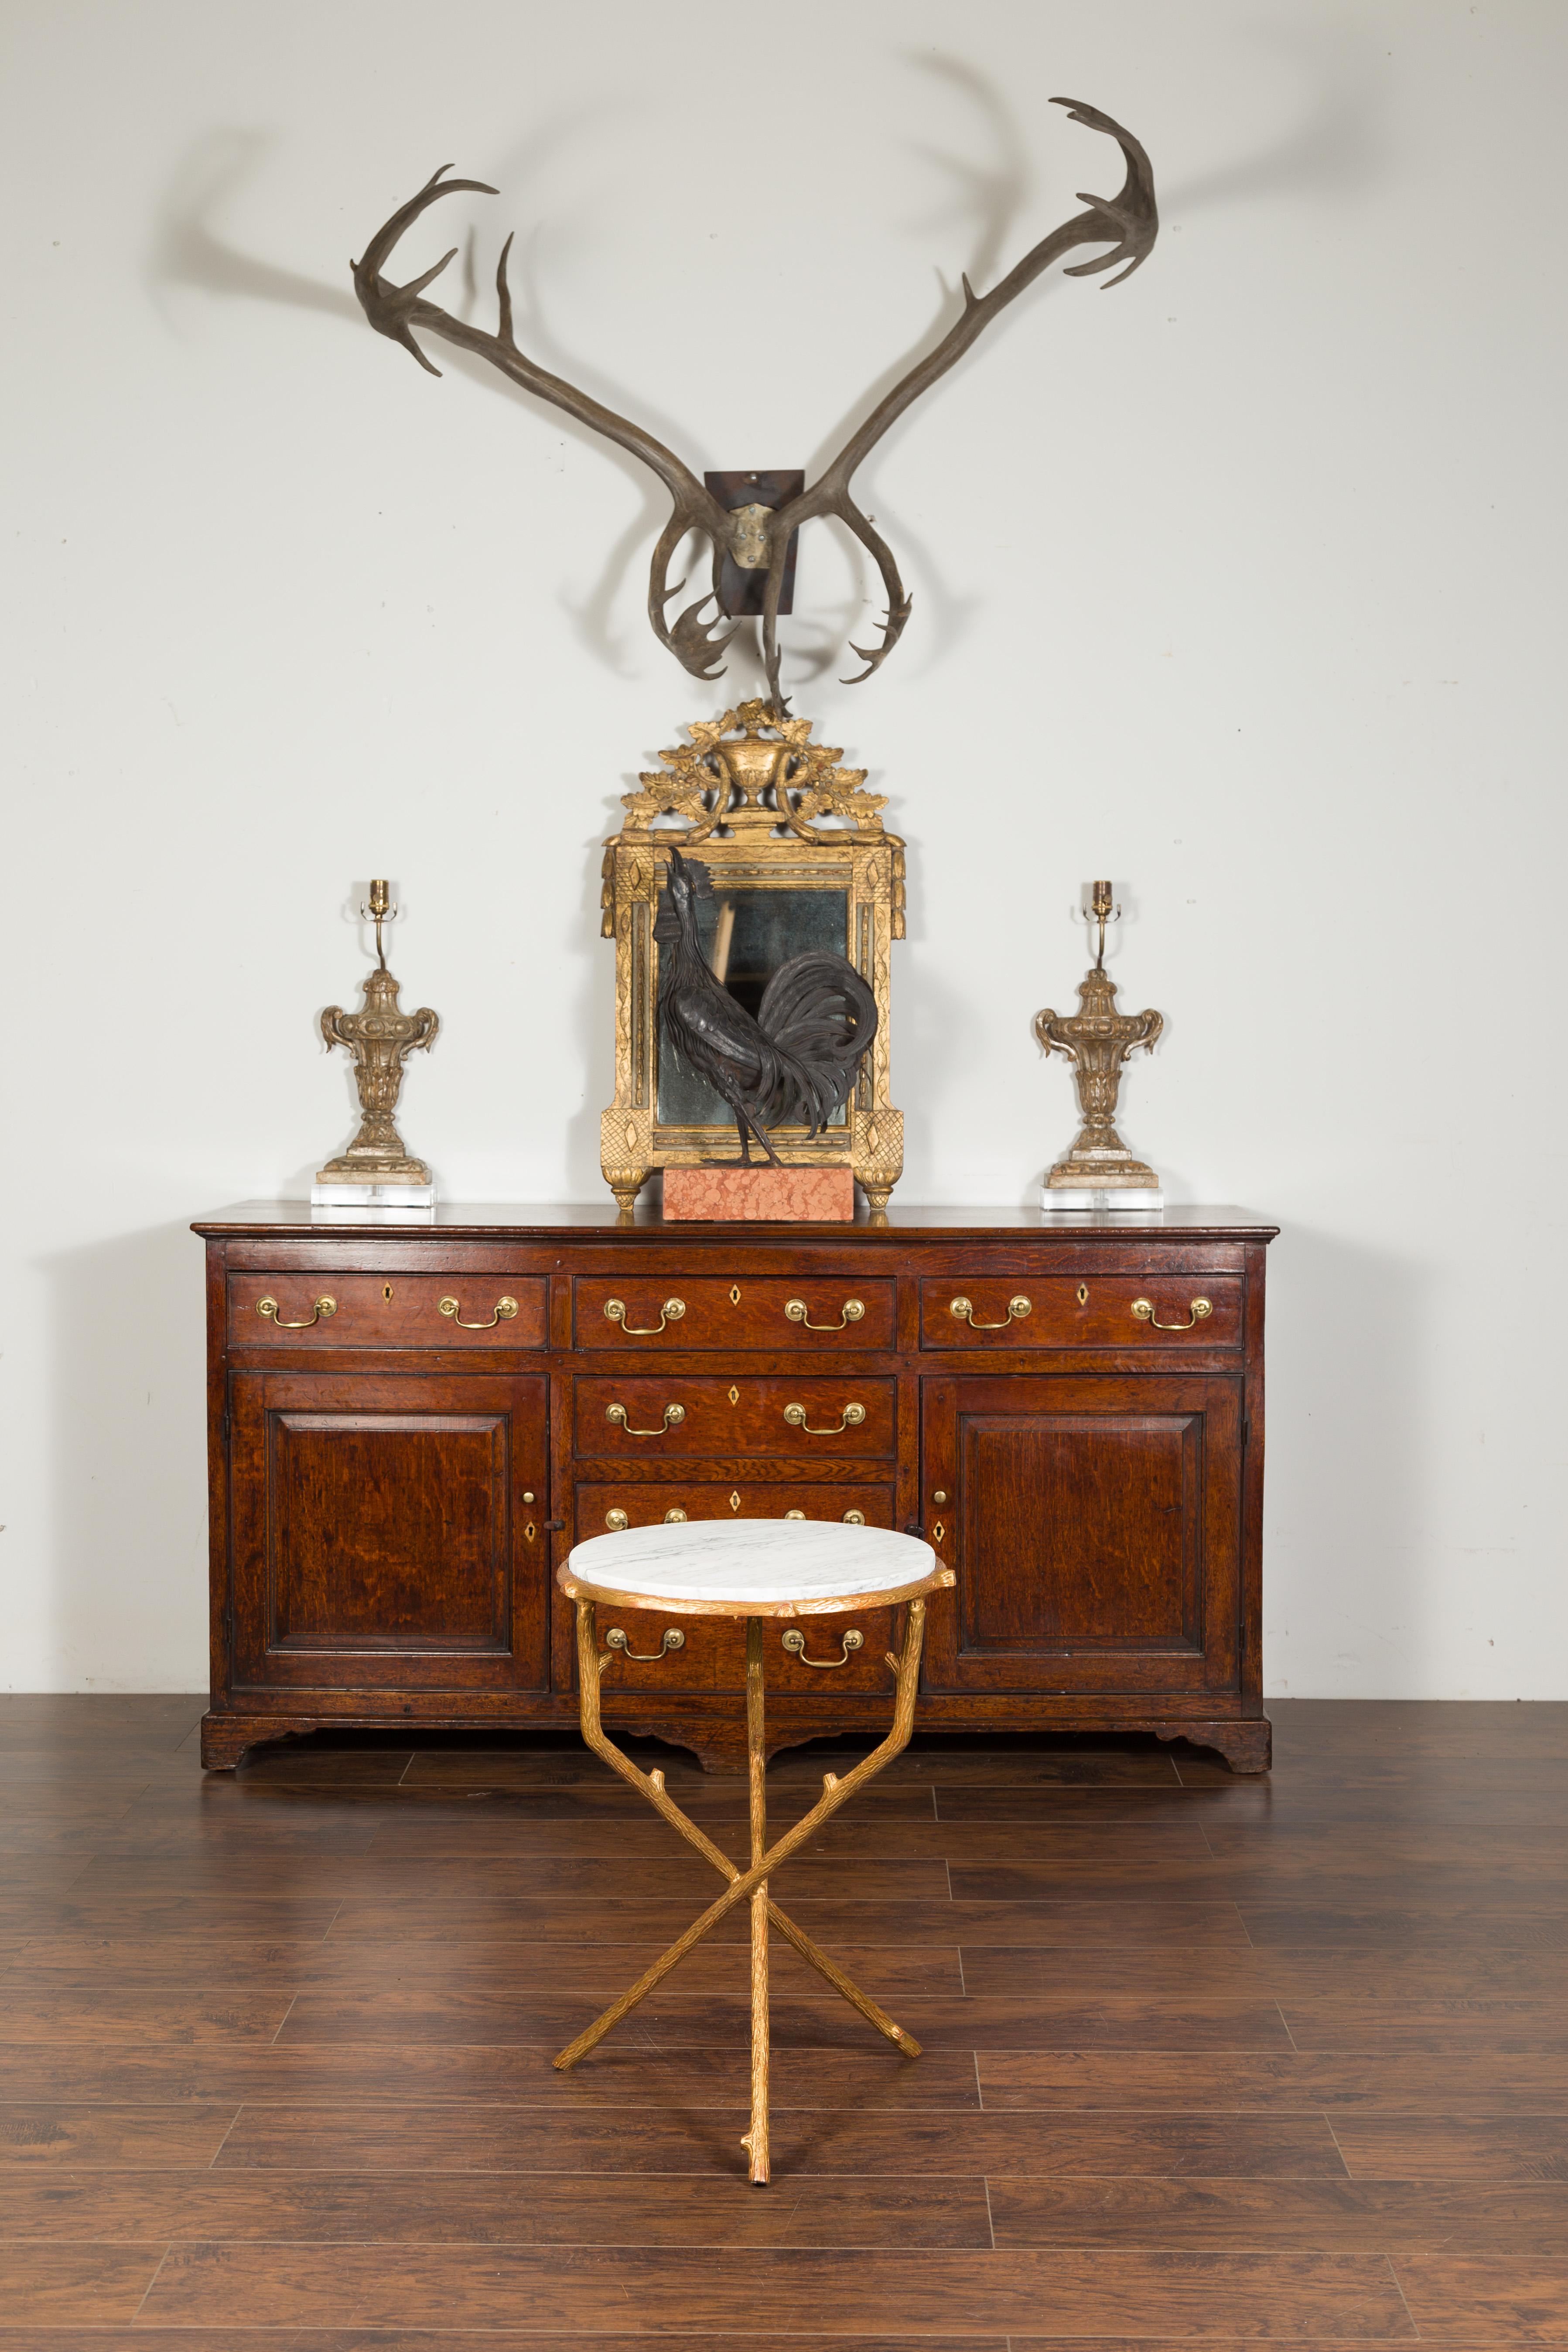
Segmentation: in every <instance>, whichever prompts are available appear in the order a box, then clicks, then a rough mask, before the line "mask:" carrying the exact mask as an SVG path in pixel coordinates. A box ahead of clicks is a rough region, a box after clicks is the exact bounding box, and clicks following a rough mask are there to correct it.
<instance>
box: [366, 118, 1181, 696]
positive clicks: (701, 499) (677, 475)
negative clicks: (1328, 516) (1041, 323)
mask: <svg viewBox="0 0 1568 2352" xmlns="http://www.w3.org/2000/svg"><path fill="white" fill-rule="evenodd" d="M1051 103H1052V105H1053V106H1064V107H1066V109H1067V110H1068V117H1069V119H1070V120H1071V121H1074V122H1081V123H1083V124H1085V125H1086V126H1087V127H1088V128H1089V130H1091V131H1104V132H1105V133H1106V134H1107V136H1108V137H1110V138H1111V139H1114V140H1115V141H1116V142H1117V143H1118V145H1119V146H1120V147H1121V152H1122V154H1123V155H1124V156H1125V158H1126V161H1127V177H1126V180H1125V182H1124V183H1123V185H1122V188H1121V194H1119V195H1116V196H1092V195H1086V194H1080V195H1079V203H1080V204H1083V205H1087V206H1088V207H1089V209H1088V210H1087V211H1086V212H1082V213H1077V214H1075V215H1074V216H1073V217H1072V219H1071V220H1068V221H1065V222H1064V223H1063V224H1062V226H1061V227H1060V228H1058V229H1053V230H1052V232H1051V234H1050V235H1049V236H1046V237H1042V238H1041V240H1040V242H1039V244H1038V245H1037V246H1035V247H1032V248H1031V250H1030V251H1029V252H1028V253H1026V255H1025V256H1024V258H1023V259H1022V260H1021V261H1020V262H1018V263H1017V264H1016V266H1015V267H1014V268H1012V269H1011V270H1009V272H1008V273H1007V275H1006V277H1005V278H1003V279H1002V281H1001V283H1000V284H999V285H997V286H995V287H994V288H993V289H992V290H991V292H990V293H989V294H976V293H975V291H974V289H973V287H972V286H971V285H970V283H969V280H968V278H964V279H963V310H962V311H961V313H960V315H959V316H958V318H957V319H955V320H953V323H952V326H951V327H950V328H949V329H948V331H947V332H946V333H945V334H944V335H943V336H942V339H941V340H940V341H938V342H937V343H936V344H934V345H933V346H932V348H931V350H930V351H929V352H927V353H926V355H925V357H924V358H923V359H921V360H917V361H916V362H915V364H914V366H913V367H911V368H910V370H909V372H908V373H907V374H905V375H904V376H902V377H901V378H900V381H899V382H898V383H896V384H895V385H894V386H893V388H892V390H891V391H890V392H889V393H887V394H884V396H883V398H882V399H881V400H879V402H878V403H877V405H876V407H875V408H873V409H872V411H871V413H870V415H868V417H867V418H866V419H865V421H864V422H863V423H862V424H861V425H858V427H857V429H856V431H855V432H854V433H853V434H851V436H850V437H849V439H848V440H847V442H846V443H845V445H844V446H843V448H842V449H840V451H839V452H838V455H837V457H835V458H834V459H833V461H832V463H831V464H830V465H828V466H827V467H825V468H824V470H823V472H822V473H821V474H819V475H818V477H817V478H816V481H815V482H814V483H812V484H810V485H809V487H807V488H804V489H802V490H801V491H800V492H799V493H798V494H797V495H796V496H795V497H793V498H789V499H784V500H783V501H782V502H781V503H780V504H779V505H778V506H776V507H773V508H771V509H760V508H759V506H758V504H757V503H755V502H753V503H749V504H747V505H745V506H743V507H742V508H741V509H739V510H738V511H735V512H731V510H730V509H728V508H727V507H726V506H724V505H723V504H722V503H721V500H720V499H718V498H716V497H715V495H714V493H713V491H712V490H711V489H710V488H707V487H706V485H705V484H704V483H702V482H700V481H699V479H698V478H697V476H696V475H695V474H694V473H693V472H692V470H691V468H690V467H689V466H686V465H684V464H683V463H682V461H681V460H680V459H679V457H676V455H675V453H674V452H673V450H670V449H667V448H666V447H665V446H664V444H663V442H662V441H658V440H656V439H655V437H654V436H653V435H652V434H651V433H649V432H647V430H646V428H645V427H644V426H642V425H636V424H634V423H633V422H632V421H631V420H630V419H629V418H628V417H625V416H618V415H616V412H615V411H614V409H610V408H606V407H605V405H604V404H603V403H602V402H600V401H597V400H595V399H594V398H592V397H591V395H590V394H587V393H585V392H581V391H579V390H578V388H577V386H576V385H575V384H573V383H568V382H567V381H566V380H565V378H564V377H563V376H558V375H552V374H551V373H549V372H548V370H546V369H544V368H542V367H540V366H539V365H538V363H537V362H535V361H533V360H531V359H530V358H529V357H528V355H527V353H526V352H522V351H521V350H520V349H519V348H518V344H517V341H516V340H515V338H514V336H513V333H512V313H511V295H510V290H509V289H508V286H507V275H506V265H507V256H508V254H509V253H510V250H511V238H510V236H509V237H508V238H507V240H506V243H505V245H503V246H502V247H501V253H500V264H499V266H498V268H497V270H496V299H497V301H498V304H499V306H500V321H499V326H498V330H497V332H496V333H494V334H493V335H492V334H487V333H486V332H485V331H484V330H483V329H482V328H479V327H472V326H469V325H468V322H467V320H462V319H456V318H454V317H453V316H452V314H451V312H450V311H449V310H442V309H440V308H439V306H438V305H437V303H434V302H427V301H426V300H425V299H424V293H425V289H426V286H428V285H429V284H430V283H431V281H432V279H434V278H438V277H439V276H440V274H441V272H442V270H443V269H445V268H446V267H447V263H448V262H449V261H450V260H451V259H452V257H453V255H454V254H455V253H456V252H457V250H458V248H457V247H456V246H454V247H452V248H451V251H450V252H448V253H447V254H444V255H443V256H442V257H441V259H440V260H439V261H437V263H435V264H434V266H433V267H432V268H429V269H426V270H425V271H424V272H423V273H422V274H421V275H420V276H419V277H417V278H411V279H410V280H409V281H408V283H407V284H406V285H405V286H395V285H394V284H393V283H392V282H391V280H390V279H388V278H384V277H383V276H382V275H381V272H382V269H383V268H384V265H385V264H386V263H387V262H388V261H389V260H390V259H391V257H392V254H393V252H394V249H395V247H396V246H397V244H398V241H399V240H400V238H401V237H402V236H404V235H405V232H406V231H407V230H408V229H409V228H411V227H412V226H413V225H414V223H415V222H416V220H417V219H418V218H419V216H420V215H421V214H422V213H425V212H426V211H428V209H429V207H430V206H431V205H433V204H435V203H437V201H438V199H439V198H440V197H442V196H449V195H456V194H458V193H459V192H461V191H467V192H468V193H471V194H477V195H489V196H493V195H494V194H496V193H497V191H496V190H495V189H494V188H492V187H490V186H489V184H488V183H487V182H485V181H483V180H448V179H447V178H446V177H445V176H444V174H445V173H446V172H447V170H448V169H449V166H447V164H443V165H442V166H441V169H440V171H438V172H437V173H435V175H434V176H433V177H432V178H431V179H429V180H427V181H426V184H425V185H424V187H422V188H421V189H420V191H419V193H418V194H417V195H415V196H411V197H410V198H409V200H408V202H407V203H406V204H405V205H401V206H400V207H399V209H398V210H397V211H396V212H395V213H394V214H393V215H392V217H391V219H390V220H389V221H387V222H386V223H385V224H384V226H382V227H381V228H379V229H378V230H377V231H376V233H375V235H374V236H373V237H372V239H371V241H370V243H369V245H368V246H367V247H365V251H364V257H363V260H360V261H356V262H354V263H353V265H352V267H353V282H354V292H355V293H356V294H357V295H358V297H359V299H360V302H361V305H362V307H363V310H364V314H365V316H366V318H367V319H368V320H370V323H371V325H372V326H373V327H374V329H375V330H376V331H377V333H378V334H383V335H387V336H390V338H391V339H392V341H394V342H398V343H401V344H403V346H404V348H405V350H407V351H410V352H413V354H414V357H415V358H416V360H417V361H418V362H419V364H420V366H421V367H423V368H426V369H428V370H429V372H430V373H431V374H432V375H439V373H440V370H439V368H437V367H436V366H435V365H434V364H433V363H432V362H431V361H429V360H428V359H426V356H425V353H424V352H422V351H421V349H420V348H419V345H418V344H417V343H416V341H415V340H414V337H415V331H416V329H417V330H419V331H422V332H424V333H426V334H433V335H440V336H443V337H444V338H445V340H446V341H447V342H449V343H456V344H457V345H458V349H459V350H461V351H466V352H472V353H473V354H474V355H475V357H476V358H479V359H483V360H488V361H489V362H490V364H491V365H492V366H494V367H498V368H500V371H501V373H502V374H503V375H505V376H507V377H509V378H510V381H511V382H512V383H518V384H521V386H522V388H523V389H524V391H526V392H531V393H533V394H536V395H537V396H538V397H539V398H540V399H541V400H547V401H549V402H551V403H552V404H553V405H554V406H555V407H557V408H563V409H564V410H565V411H566V413H567V415H569V416H574V417H575V418H576V419H577V421H578V423H579V424H582V425H589V426H591V427H592V429H593V430H594V431H595V433H602V434H603V435H604V436H605V438H606V439H607V440H610V441H614V442H616V443H617V444H618V445H619V446H620V447H621V448H623V449H627V450H629V451H630V452H631V454H632V456H633V457H640V458H641V460H642V462H643V463H644V465H646V466H648V467H651V468H652V469H653V471H654V472H655V473H656V474H657V475H658V478H659V479H660V481H661V482H662V483H663V484H664V486H665V488H666V489H667V490H668V492H669V496H670V514H669V520H668V522H667V523H666V524H665V526H664V529H663V530H661V531H660V533H659V535H658V543H657V545H656V546H655V548H654V551H653V562H652V567H651V570H650V573H649V578H648V597H647V615H648V620H649V623H650V624H651V625H652V628H653V633H654V635H655V636H656V637H658V641H659V643H660V644H661V645H663V646H668V649H669V651H670V652H671V653H672V654H673V655H674V656H675V657H676V659H677V660H678V661H679V663H680V664H681V666H682V667H683V668H685V669H687V670H689V672H690V674H691V675H692V677H701V678H712V677H718V676H719V675H720V669H719V667H718V666H717V665H718V660H719V656H720V655H721V653H722V652H723V650H724V648H725V646H727V645H728V644H729V642H730V639H731V636H732V635H734V631H733V630H732V629H726V628H723V627H722V626H721V625H720V619H719V618H712V619H706V620H705V619H704V617H703V615H704V614H705V613H706V612H707V610H708V607H709V606H710V605H714V606H717V607H718V610H719V614H720V615H722V614H723V610H724V607H723V603H722V598H721V583H722V579H723V571H724V564H725V559H726V558H727V557H728V558H729V559H731V562H733V563H735V564H736V565H738V566H739V567H740V568H741V569H742V570H745V571H749V572H753V573H755V572H761V571H762V570H763V566H764V562H765V568H766V574H767V584H766V587H765V590H764V592H763V598H762V607H761V609H762V619H763V659H764V662H765V664H766V667H767V677H768V694H769V699H770V701H771V702H772V704H773V708H774V709H777V710H780V711H783V710H784V709H787V708H788V705H787V704H786V702H785V701H784V698H783V696H782V694H781V691H780V687H779V645H778V616H779V613H780V611H781V609H782V600H783V595H784V581H785V576H786V569H787V566H788V563H789V560H790V549H791V544H792V541H794V538H795V533H796V532H797V531H798V530H799V529H800V527H801V525H802V524H803V523H805V522H811V521H814V520H816V519H817V518H818V517H819V516H822V515H835V516H837V519H838V520H839V521H840V522H842V523H843V524H844V525H845V526H846V528H847V530H850V531H852V532H853V534H854V536H855V537H856V538H857V539H858V541H860V544H861V545H862V547H864V548H865V549H866V550H867V551H868V553H869V555H870V556H871V558H872V560H873V561H874V562H875V563H876V565H877V568H878V570H879V572H880V573H881V577H882V585H883V588H884V590H885V592H886V594H887V599H888V609H887V614H886V617H885V619H884V620H883V622H882V625H881V626H882V634H881V638H880V641H879V643H878V644H877V645H875V646H856V645H851V646H850V648H849V650H850V651H851V653H853V654H855V655H856V656H858V659H859V660H861V661H863V662H864V663H865V665H866V667H865V668H864V669H863V670H861V671H860V672H859V673H858V676H857V677H854V678H847V679H845V680H844V683H845V684H846V685H859V684H860V683H861V682H862V680H864V679H866V678H868V677H870V676H871V675H872V673H873V672H874V671H876V670H878V669H879V668H880V667H881V666H882V664H883V662H885V661H886V660H887V658H888V656H889V654H890V653H891V652H892V650H893V647H894V646H896V645H897V644H898V642H899V639H900V636H901V635H903V632H904V627H905V625H906V623H907V622H908V620H909V617H910V596H909V593H908V591H907V590H906V588H905V587H904V583H903V581H902V579H901V578H900V573H899V567H898V564H897V562H896V561H895V559H894V556H893V551H892V550H891V548H890V547H889V545H888V543H887V541H886V540H885V539H883V538H882V536H881V534H880V532H879V531H878V530H877V529H876V528H875V526H874V525H873V524H872V522H871V521H870V520H869V518H868V516H867V515H865V514H863V513H862V512H861V510H860V509H859V508H858V506H857V505H856V503H855V500H854V499H853V498H852V497H851V496H850V491H849V485H850V483H851V481H852V480H853V478H854V476H855V473H856V471H857V468H858V467H860V466H862V465H863V464H864V463H865V461H866V459H867V458H868V457H869V455H870V453H871V451H872V450H873V449H874V448H875V447H876V446H877V444H878V442H879V441H880V440H881V438H882V436H883V435H884V434H885V433H886V432H887V431H888V428H889V425H892V424H894V423H895V422H896V421H897V419H898V418H899V417H900V416H901V415H903V413H904V411H905V410H906V409H907V408H908V407H910V405H911V404H912V403H913V402H915V401H916V400H918V399H919V398H920V396H921V394H922V393H923V392H926V391H929V389H930V388H931V385H932V384H933V383H936V382H937V381H938V379H939V378H940V377H942V376H943V375H945V374H946V373H947V371H948V369H949V368H951V367H952V365H953V363H954V362H955V361H957V360H959V359H961V358H962V357H963V353H964V352H966V351H967V350H968V349H969V347H970V345H971V344H972V343H973V342H975V341H978V339H979V337H980V336H981V335H982V334H984V331H985V329H986V328H987V327H988V326H989V325H990V324H991V322H992V320H994V319H995V318H997V317H998V316H999V315H1000V314H1001V312H1002V311H1003V310H1005V309H1006V307H1007V305H1008V303H1010V302H1013V301H1016V299H1017V297H1018V296H1019V295H1020V294H1022V293H1023V292H1024V290H1025V289H1026V287H1029V286H1032V285H1033V283H1034V281H1035V279H1036V278H1038V277H1039V276H1041V274H1042V273H1043V272H1044V271H1045V270H1047V269H1048V268H1050V266H1051V264H1052V263H1053V262H1055V261H1059V260H1060V259H1061V258H1062V257H1063V256H1064V255H1065V254H1068V253H1070V252H1072V251H1073V250H1074V249H1075V248H1076V247H1079V246H1084V245H1109V246H1110V247H1111V250H1110V252H1109V253H1106V254H1102V255H1101V256H1100V257H1099V258H1098V259H1096V260H1093V261H1082V262H1079V264H1078V265H1077V267H1076V268H1073V269H1070V270H1068V273H1067V274H1068V277H1070V278H1087V277H1093V276H1097V275H1100V273H1102V272H1104V271H1106V270H1109V269H1115V268H1116V267H1117V264H1118V263H1121V264H1122V265H1123V266H1122V267H1121V269H1120V270H1118V274H1117V275H1116V276H1115V277H1114V278H1107V279H1106V284H1107V286H1108V287H1109V286H1118V285H1120V284H1121V280H1122V278H1129V277H1131V274H1132V272H1133V270H1135V269H1136V268H1138V266H1139V264H1140V263H1141V262H1142V261H1143V260H1144V259H1145V258H1146V257H1147V256H1148V254H1149V252H1150V250H1151V249H1152V246H1153V243H1154V238H1155V236H1156V234H1157V232H1158V228H1159V215H1158V213H1157V212H1156V209H1155V205H1154V180H1153V173H1152V170H1151V168H1150V163H1149V158H1148V156H1147V155H1146V154H1145V153H1144V152H1143V150H1142V147H1141V146H1140V145H1139V143H1138V142H1137V140H1136V139H1134V138H1133V136H1132V134H1131V131H1123V130H1122V128H1121V124H1120V123H1118V122H1113V121H1111V119H1110V115H1108V114H1101V113H1100V111H1099V110H1098V109H1097V108H1095V107H1092V106H1085V105H1082V104H1080V103H1079V101H1078V100H1073V99H1066V98H1057V99H1053V100H1051ZM689 531H696V532H697V533H699V535H700V536H701V537H702V538H704V539H706V540H707V541H708V543H709V547H710V550H711V554H712V584H711V586H710V589H709V590H708V592H707V593H705V594H703V595H702V596H700V597H699V598H698V599H697V601H696V602H695V603H694V604H688V605H686V606H684V607H683V608H682V610H681V611H680V612H679V614H678V615H677V616H676V618H675V619H674V620H673V621H671V620H669V619H668V616H667V614H666V610H665V608H666V606H667V605H668V604H669V603H670V602H671V600H672V599H673V598H674V597H676V596H677V595H679V593H680V591H681V590H682V588H684V587H685V585H686V583H685V582H684V581H683V580H677V581H674V582H672V581H671V580H670V577H669V567H670V564H671V562H672V561H673V560H674V556H675V551H676V550H677V548H678V547H679V545H680V542H681V541H682V540H683V539H684V538H685V537H686V535H687V533H688V532H689ZM759 542H760V545H759ZM759 553H760V554H761V556H762V558H763V561H761V562H759V561H758V560H757V558H758V556H759ZM733 609H734V607H733V606H731V610H733Z"/></svg>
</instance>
